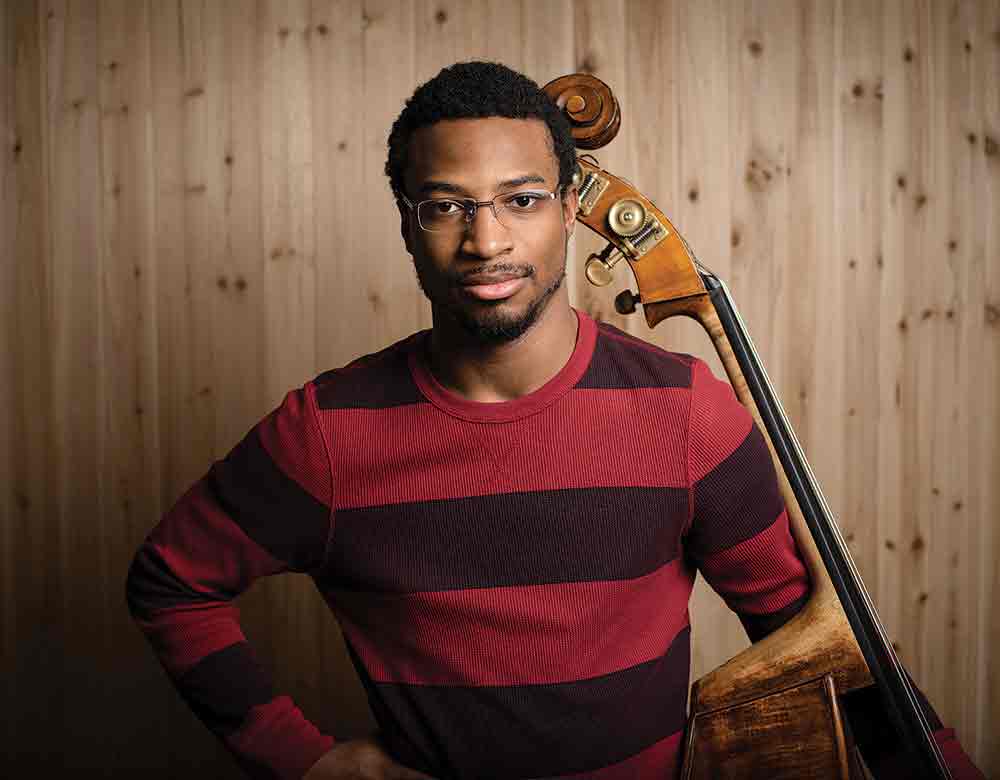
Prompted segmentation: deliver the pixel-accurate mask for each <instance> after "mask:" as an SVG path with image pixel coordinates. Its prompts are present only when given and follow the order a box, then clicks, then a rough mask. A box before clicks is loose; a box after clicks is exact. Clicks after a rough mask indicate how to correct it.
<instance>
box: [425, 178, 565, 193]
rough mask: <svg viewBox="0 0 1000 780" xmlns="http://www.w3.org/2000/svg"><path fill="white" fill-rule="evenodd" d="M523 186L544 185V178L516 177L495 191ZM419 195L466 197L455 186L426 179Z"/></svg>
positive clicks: (504, 182) (462, 191) (462, 190)
mask: <svg viewBox="0 0 1000 780" xmlns="http://www.w3.org/2000/svg"><path fill="white" fill-rule="evenodd" d="M524 184H545V178H544V177H543V176H539V175H538V174H537V173H528V174H525V175H524V176H518V177H516V178H514V179H507V180H506V181H503V182H500V185H499V186H498V187H497V191H498V192H500V191H503V190H509V189H513V188H515V187H520V186H522V185H524ZM418 192H420V193H421V194H427V193H429V192H448V193H451V194H453V195H462V196H466V195H468V191H467V190H466V189H464V188H463V187H460V186H458V185H457V184H452V183H451V182H447V181H436V180H434V179H428V180H427V181H425V182H424V183H423V184H421V185H420V189H419V190H418Z"/></svg>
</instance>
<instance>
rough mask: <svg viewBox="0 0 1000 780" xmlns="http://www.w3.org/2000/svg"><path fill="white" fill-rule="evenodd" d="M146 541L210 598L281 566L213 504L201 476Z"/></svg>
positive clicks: (241, 585)
mask: <svg viewBox="0 0 1000 780" xmlns="http://www.w3.org/2000/svg"><path fill="white" fill-rule="evenodd" d="M150 544H151V545H152V546H153V547H154V548H155V549H156V551H157V553H158V554H159V555H160V556H161V557H162V558H163V560H164V561H165V562H166V564H167V566H169V567H170V569H171V570H172V571H173V572H174V574H175V575H176V576H177V577H178V578H179V579H181V580H183V581H184V582H185V584H187V585H188V586H190V587H191V588H192V589H194V590H196V591H199V592H201V593H205V594H206V595H208V596H211V597H215V596H216V595H217V594H218V593H219V591H226V592H231V593H233V592H241V591H243V590H244V589H246V588H247V587H249V585H250V584H251V583H252V582H253V581H254V580H255V579H257V578H258V577H264V576H267V575H270V574H275V573H277V572H280V571H283V570H284V569H285V568H286V567H285V565H284V564H283V563H282V562H281V561H279V560H277V559H276V558H274V557H273V556H271V555H270V554H269V553H268V552H267V551H266V550H264V549H263V548H262V547H260V545H258V544H256V543H255V542H254V541H253V540H252V539H250V537H249V536H247V535H246V533H244V532H243V529H241V528H240V527H239V526H238V525H237V524H236V523H235V522H234V521H233V520H232V519H230V517H229V515H227V514H226V513H225V512H223V511H222V509H220V508H219V505H218V504H217V503H216V501H215V499H214V498H212V495H211V493H210V492H209V491H208V489H207V487H206V484H205V480H204V479H202V480H200V481H198V482H197V483H196V484H195V485H194V486H193V487H192V488H191V490H189V491H188V493H187V494H186V495H185V496H184V497H183V498H182V499H181V500H180V501H179V502H178V503H177V504H176V505H175V506H174V508H173V509H172V510H171V511H170V512H169V513H168V514H167V515H166V516H165V517H164V518H163V521H162V522H161V523H160V524H159V525H158V526H157V527H156V528H155V529H154V530H153V533H152V534H151V536H150Z"/></svg>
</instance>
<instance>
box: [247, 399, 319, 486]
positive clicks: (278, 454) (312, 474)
mask: <svg viewBox="0 0 1000 780" xmlns="http://www.w3.org/2000/svg"><path fill="white" fill-rule="evenodd" d="M309 392H310V393H312V394H314V393H315V392H316V391H315V388H313V387H310V388H309ZM313 404H314V397H311V396H310V397H307V396H306V392H305V391H303V390H293V391H291V392H290V393H288V395H286V396H285V400H284V401H283V402H282V404H281V406H280V407H278V408H277V409H276V410H275V411H273V412H271V414H269V415H268V416H267V417H265V418H264V419H263V420H262V421H261V423H260V425H259V426H258V428H257V433H258V435H259V436H260V443H261V445H262V446H263V447H264V450H265V451H266V452H267V454H268V455H270V456H271V460H273V461H274V463H275V464H276V465H277V467H278V468H279V469H281V470H282V471H283V472H284V473H285V474H286V475H287V476H288V477H289V478H290V479H293V480H295V482H297V483H298V484H299V485H300V486H301V487H302V489H303V490H305V491H306V492H307V493H309V494H310V495H311V496H312V497H313V498H315V499H316V500H317V501H319V502H320V503H321V504H325V505H326V506H330V502H331V500H332V498H331V493H332V489H331V486H330V464H329V460H328V458H327V455H326V447H325V445H324V444H323V438H322V434H321V433H320V431H319V426H318V425H317V424H316V419H315V417H314V412H313Z"/></svg>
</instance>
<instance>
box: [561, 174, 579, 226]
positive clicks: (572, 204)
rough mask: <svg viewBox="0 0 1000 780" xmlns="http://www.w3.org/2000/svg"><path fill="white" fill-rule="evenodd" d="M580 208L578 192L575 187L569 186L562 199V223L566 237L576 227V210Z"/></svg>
mask: <svg viewBox="0 0 1000 780" xmlns="http://www.w3.org/2000/svg"><path fill="white" fill-rule="evenodd" d="M579 208H580V194H579V193H578V192H577V189H576V187H573V186H571V187H570V188H569V190H567V191H566V194H565V195H564V196H563V199H562V210H563V224H564V225H565V226H566V237H567V238H569V237H570V236H571V235H573V230H574V229H575V228H576V212H577V210H578V209H579Z"/></svg>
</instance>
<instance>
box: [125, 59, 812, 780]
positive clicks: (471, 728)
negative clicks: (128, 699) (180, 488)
mask: <svg viewBox="0 0 1000 780" xmlns="http://www.w3.org/2000/svg"><path fill="white" fill-rule="evenodd" d="M574 155H575V152H574V148H573V142H572V138H571V136H570V134H569V129H568V127H567V125H566V123H565V120H564V119H563V117H562V116H561V114H560V113H559V112H558V110H557V109H556V108H555V106H554V105H553V104H552V103H551V101H550V100H549V99H548V98H547V97H546V96H545V95H544V93H542V92H541V91H540V90H539V89H538V87H537V86H536V85H535V84H534V83H533V82H531V81H530V80H528V79H526V78H524V77H523V76H520V75H519V74H516V73H514V72H512V71H510V70H508V69H506V68H504V67H502V66H499V65H494V64H487V63H465V64H460V65H456V66H453V67H451V68H447V69H445V70H443V71H442V72H441V73H440V74H439V75H438V76H437V77H435V78H434V79H432V80H431V81H430V82H428V83H427V84H424V85H423V86H421V87H420V88H419V89H418V90H417V91H416V92H415V93H414V95H413V97H412V98H411V99H410V100H409V101H408V103H407V105H406V107H405V108H404V110H403V112H402V114H401V115H400V117H399V118H398V119H397V121H396V123H395V125H394V127H393V129H392V133H391V135H390V137H389V157H388V162H387V164H386V172H387V174H388V176H389V179H390V182H391V186H392V189H393V192H394V193H395V195H396V198H397V202H398V204H399V212H400V219H401V231H402V236H403V241H404V243H405V245H406V249H407V251H408V252H409V253H410V254H411V255H412V257H413V261H414V266H415V268H416V272H417V277H418V280H419V282H420V285H421V287H422V289H423V290H424V292H425V293H426V295H427V297H428V298H429V299H430V301H431V304H432V310H433V328H432V329H431V330H430V331H429V332H421V333H417V334H414V335H413V336H411V337H410V338H408V339H406V340H404V341H402V342H399V343H397V344H394V345H392V346H390V347H388V348H387V349H385V350H383V351H382V352H379V353H377V354H375V355H369V356H366V357H364V358H361V359H360V360H357V361H355V362H354V363H352V364H351V365H349V366H347V367H345V368H343V369H338V370H333V371H329V372H326V373H325V374H322V375H321V376H319V377H317V378H316V379H315V380H313V381H312V382H309V383H307V384H306V385H305V387H303V388H302V389H300V390H296V391H293V392H291V393H289V394H288V396H287V397H286V398H285V400H284V402H283V403H282V405H281V406H280V407H279V408H278V409H276V410H275V411H274V412H273V413H272V414H270V415H269V416H268V417H267V418H265V419H264V420H263V421H262V422H261V423H260V424H258V425H257V426H256V427H255V428H254V429H253V430H252V431H251V432H250V434H248V436H247V437H246V438H245V439H244V440H243V441H242V442H241V443H240V444H239V445H238V446H237V447H236V448H235V449H234V450H233V451H232V452H231V453H230V454H229V455H228V456H227V457H226V459H225V460H223V461H221V462H218V463H216V464H214V465H213V467H212V469H211V470H210V472H209V473H208V474H207V475H206V477H205V478H203V479H202V480H201V481H199V482H198V483H197V484H196V485H194V486H193V487H192V488H191V490H190V491H189V492H188V493H187V494H186V495H185V496H184V497H183V498H182V499H181V500H180V501H179V502H178V504H177V505H176V506H175V507H174V508H173V509H172V510H171V511H170V512H169V513H168V514H167V515H166V516H165V517H164V519H163V520H162V521H161V523H160V524H159V526H157V528H156V529H154V531H153V532H152V533H151V535H150V537H149V538H148V539H147V541H146V542H145V544H144V545H143V546H142V548H141V549H140V550H139V552H138V554H137V556H136V559H135V562H134V564H133V567H132V571H131V573H130V578H129V583H128V596H129V603H130V606H131V609H132V612H133V614H134V615H135V617H136V619H137V621H138V622H139V624H140V626H141V627H142V628H143V630H144V631H145V632H146V633H147V635H148V636H149V638H150V641H151V642H152V643H153V646H154V648H155V649H156V651H157V652H158V654H159V656H160V659H161V661H162V662H163V664H164V666H165V667H166V669H167V671H168V672H169V673H170V675H171V677H172V678H173V679H174V681H175V683H176V684H177V685H178V687H179V689H180V692H181V694H182V695H183V696H184V697H185V698H186V699H187V701H188V702H189V703H190V704H191V706H192V708H193V709H194V710H195V712H196V713H197V714H198V715H199V716H200V717H201V718H202V719H203V720H204V722H205V723H206V725H207V726H208V727H209V728H211V729H212V730H213V731H214V732H215V733H217V734H218V735H219V736H220V737H221V738H222V739H223V740H224V741H225V743H226V745H227V746H228V747H229V748H230V749H231V750H232V751H233V753H234V754H235V755H236V756H237V758H238V760H240V762H241V763H242V765H243V766H244V767H245V768H246V769H247V771H248V772H249V773H250V774H252V775H255V776H261V777H271V776H278V777H282V778H285V777H288V778H292V777H301V776H303V775H304V776H305V777H306V778H308V779H309V780H322V779H323V778H331V779H332V778H347V777H363V778H403V779H405V778H426V777H440V778H445V777H447V778H459V777H461V778H494V777H495V778H509V779H511V780H513V778H539V777H553V776H570V777H577V778H580V777H595V778H596V777H600V778H605V779H610V778H625V777H637V778H645V777H650V778H653V777H655V778H663V777H671V776H674V775H675V774H676V770H677V766H678V762H679V751H680V746H681V735H682V730H683V726H684V719H685V703H686V698H687V683H688V668H689V658H688V653H689V626H688V615H687V604H688V598H689V595H690V593H691V588H692V585H693V582H694V577H695V572H696V570H700V571H701V572H702V573H703V575H704V576H705V577H706V578H707V579H708V580H709V581H710V582H711V583H712V584H713V586H714V587H715V588H716V590H718V591H719V592H720V593H721V594H722V596H723V597H724V598H725V599H726V600H727V602H728V603H729V605H730V606H731V607H732V608H733V609H734V610H735V611H736V612H737V613H738V614H739V615H740V617H741V619H742V620H743V623H744V625H745V626H746V628H747V631H748V633H749V634H750V636H751V638H757V637H760V636H763V635H765V634H767V633H769V632H770V631H772V630H774V629H775V628H776V627H778V626H780V625H781V624H782V623H784V622H785V621H786V620H787V619H788V618H789V617H791V616H792V615H793V614H795V612H796V611H797V610H798V609H799V608H800V607H801V605H802V604H803V603H804V601H805V599H806V598H807V595H808V580H807V576H806V573H805V570H804V568H803V565H802V563H801V561H800V560H799V558H798V556H797V553H796V551H795V546H794V544H793V542H792V538H791V536H790V534H789V531H788V521H787V516H786V514H785V511H784V507H783V506H782V503H781V499H780V496H779V494H778V491H777V488H776V484H775V478H774V474H773V471H772V469H771V465H770V458H769V456H768V453H767V449H766V446H765V444H764V441H763V439H762V437H761V435H760V433H759V432H758V431H757V430H756V429H755V428H754V427H753V425H752V424H751V420H750V417H749V415H748V414H747V412H746V411H745V410H744V409H743V407H741V406H740V405H739V404H738V403H737V402H736V400H735V397H734V395H733V393H732V391H731V390H730V388H729V386H728V385H726V384H725V383H723V382H720V381H718V380H716V379H715V378H714V377H713V376H712V375H711V373H710V372H709V370H708V369H707V368H706V366H705V365H704V364H703V363H702V362H701V361H698V360H697V359H694V358H691V357H689V356H685V355H676V354H672V353H668V352H665V351H663V350H660V349H658V348H655V347H653V346H651V345H649V344H647V343H645V342H643V341H641V340H638V339H635V338H632V337H630V336H628V335H626V334H623V333H622V332H620V331H618V330H616V329H614V328H612V327H609V326H606V325H601V324H598V323H595V322H594V321H593V320H592V319H590V318H589V317H588V316H586V315H585V314H583V313H580V312H576V311H574V310H573V309H572V308H571V307H570V304H569V297H568V292H567V289H566V285H564V284H563V280H564V276H565V267H566V247H567V242H568V240H569V237H570V235H571V233H572V232H573V229H574V224H575V223H574V218H575V214H576V208H577V194H576V191H575V189H574V188H573V186H572V175H573V171H574V169H575V156H574ZM282 571H300V572H308V573H309V574H311V575H312V576H313V578H314V580H315V582H316V585H317V587H318V588H319V590H320V592H321V593H322V595H323V596H324V598H325V599H326V601H327V603H328V604H329V606H330V608H331V610H332V611H333V612H334V613H335V615H336V616H337V619H338V621H339V622H340V625H341V626H342V628H343V631H344V635H345V639H346V641H347V644H348V647H349V649H350V652H351V654H352V658H353V660H354V663H355V665H356V667H357V670H358V673H359V674H360V676H361V679H362V681H363V682H364V684H365V687H366V690H367V692H368V696H369V701H370V704H371V707H372V710H373V712H374V714H375V717H376V719H377V721H378V724H379V727H380V733H379V737H378V739H374V738H373V739H367V740H357V741H346V742H337V743H335V742H334V740H333V739H332V738H331V737H329V736H325V735H322V734H320V733H319V732H318V730H317V729H316V728H315V727H313V726H312V725H311V724H310V723H309V722H308V721H307V720H306V719H305V717H304V716H303V714H302V713H301V712H300V711H299V710H298V709H297V708H296V707H295V706H294V705H293V704H292V703H291V701H290V700H289V699H288V698H287V697H283V696H279V695H276V694H275V693H274V692H273V691H272V689H271V685H270V682H269V680H268V677H267V675H266V674H265V673H264V671H263V670H262V669H261V667H260V666H259V665H258V664H257V662H256V661H255V660H254V657H253V655H252V652H251V650H250V648H249V647H248V646H247V644H246V641H245V639H244V638H243V635H242V633H241V632H240V629H239V625H238V623H237V619H236V611H235V609H234V608H233V607H232V606H231V603H230V602H231V599H232V598H233V597H234V596H235V595H237V594H238V593H240V592H242V591H243V590H245V589H246V588H247V587H248V586H249V585H250V584H251V583H252V582H253V580H254V579H256V578H257V577H260V576H264V575H269V574H275V573H278V572H282Z"/></svg>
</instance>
